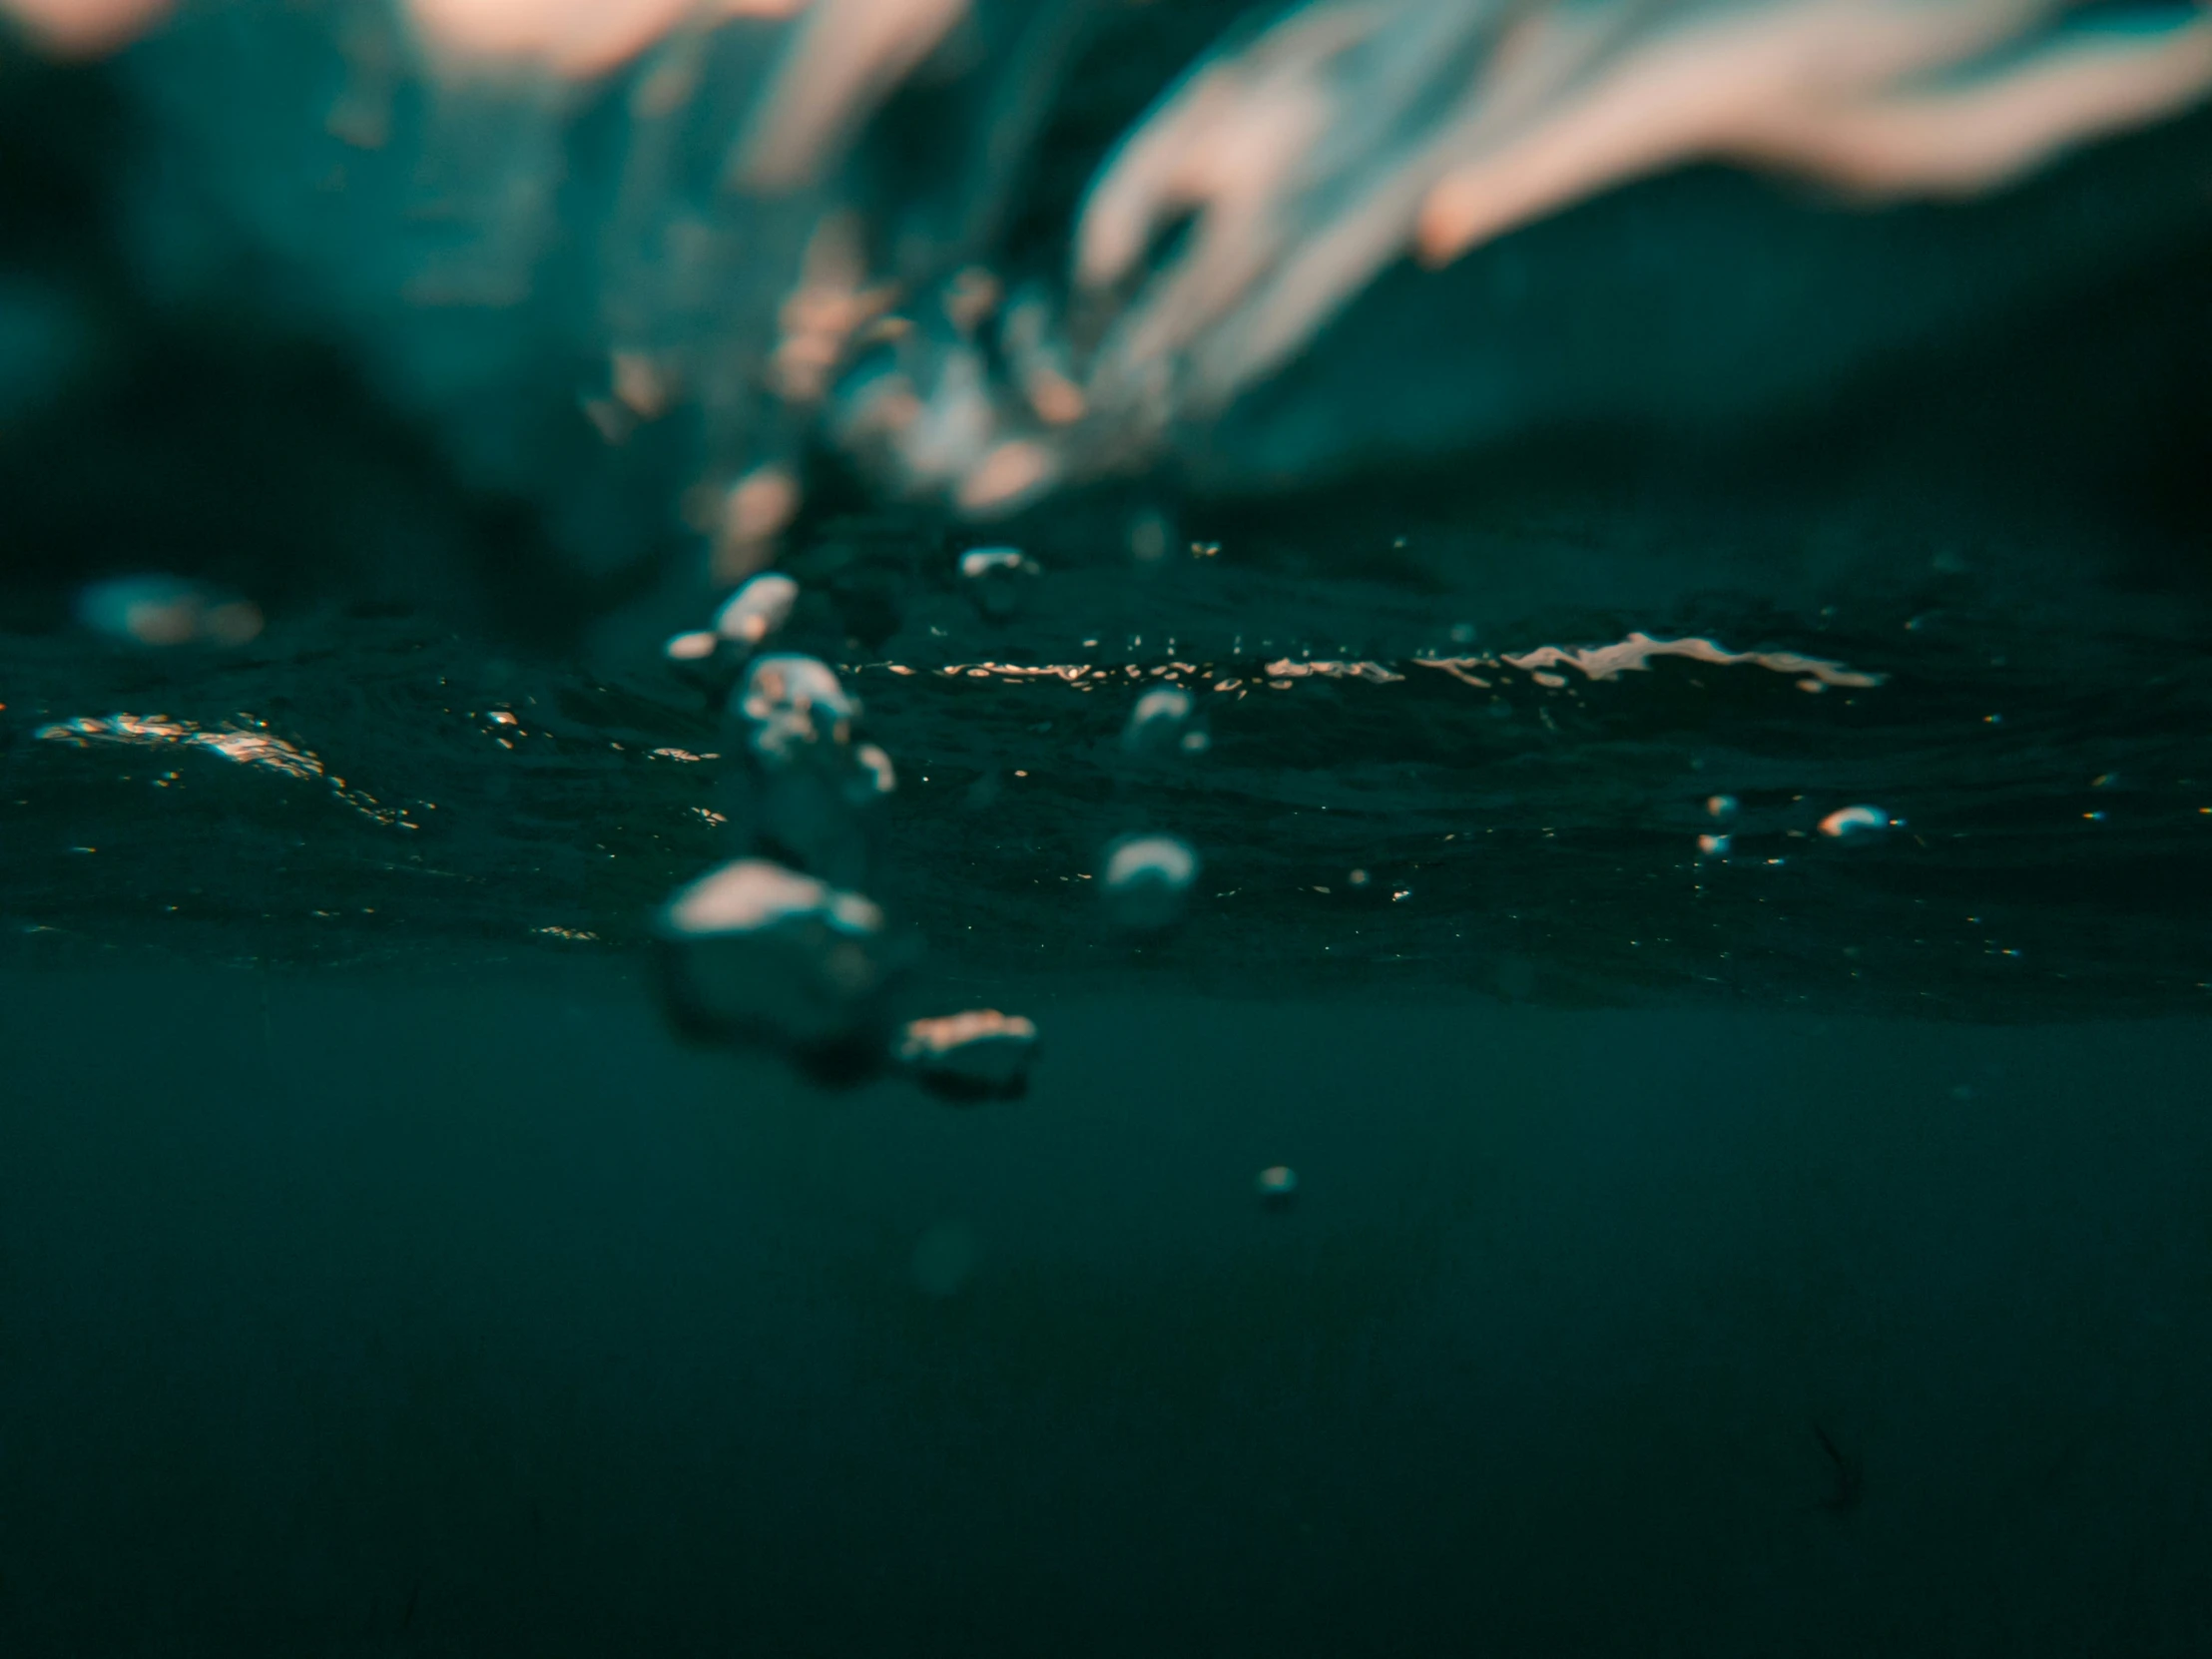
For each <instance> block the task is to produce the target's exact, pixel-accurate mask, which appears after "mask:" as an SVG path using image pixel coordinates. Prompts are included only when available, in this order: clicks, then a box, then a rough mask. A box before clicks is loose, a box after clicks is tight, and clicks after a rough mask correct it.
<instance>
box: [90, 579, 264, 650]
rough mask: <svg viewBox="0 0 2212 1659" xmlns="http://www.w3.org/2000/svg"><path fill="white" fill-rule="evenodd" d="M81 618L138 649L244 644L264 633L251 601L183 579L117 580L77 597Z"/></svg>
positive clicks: (97, 584)
mask: <svg viewBox="0 0 2212 1659" xmlns="http://www.w3.org/2000/svg"><path fill="white" fill-rule="evenodd" d="M77 620H78V621H79V622H81V623H83V624H84V625H85V626H86V627H87V628H90V629H91V630H92V631H93V632H94V633H97V634H105V635H107V636H108V638H110V639H115V640H127V641H129V642H130V643H132V644H134V645H147V646H176V645H244V644H245V643H246V642H247V641H248V640H251V639H253V638H254V637H255V636H256V635H258V634H259V633H260V632H261V631H262V612H261V607H260V606H258V605H256V604H255V603H254V602H253V601H252V600H251V599H246V598H243V597H241V596H240V595H238V594H235V593H231V592H228V591H226V590H225V589H222V588H217V587H212V586H210V585H209V584H207V583H205V582H193V581H188V580H186V579H185V578H184V577H181V576H118V577H114V578H111V579H110V580H108V581H105V582H94V583H93V584H91V585H90V586H89V587H86V588H84V589H82V590H81V591H80V592H79V593H78V595H77Z"/></svg>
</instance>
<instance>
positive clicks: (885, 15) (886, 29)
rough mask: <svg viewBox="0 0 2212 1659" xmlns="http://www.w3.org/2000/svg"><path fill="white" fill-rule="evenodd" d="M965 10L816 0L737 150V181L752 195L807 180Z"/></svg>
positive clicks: (918, 1) (931, 3)
mask: <svg viewBox="0 0 2212 1659" xmlns="http://www.w3.org/2000/svg"><path fill="white" fill-rule="evenodd" d="M966 12H967V0H814V4H813V6H812V7H811V9H810V10H809V13H808V16H807V19H806V21H805V23H804V24H802V25H801V27H800V30H799V33H798V35H797V37H796V38H795V39H794V40H793V42H792V47H791V51H790V54H789V56H788V57H786V59H785V61H784V63H783V66H782V68H781V69H780V70H779V72H778V74H777V77H776V82H775V86H774V88H773V90H772V91H771V92H770V94H769V98H768V102H767V104H766V105H765V106H764V107H763V108H762V109H761V111H760V113H759V114H758V115H757V116H756V118H755V120H754V123H753V127H752V130H751V131H750V132H749V133H748V134H747V136H746V140H745V143H744V145H743V146H742V147H741V149H740V151H739V154H738V164H737V165H738V174H739V177H740V178H741V179H742V180H743V181H744V183H746V184H747V185H749V186H751V187H752V188H754V189H756V190H769V191H784V190H793V189H796V188H798V187H800V186H802V185H806V184H810V183H812V182H813V181H814V179H815V177H816V176H817V175H818V174H819V173H820V172H821V171H822V169H823V166H824V164H825V162H826V161H827V159H828V158H829V157H830V155H831V154H832V153H833V152H834V151H835V150H836V148H837V147H838V146H839V145H841V143H842V142H843V140H844V138H845V136H846V135H847V134H848V133H849V132H850V131H851V130H852V128H853V127H854V126H856V125H857V124H858V122H859V120H860V118H861V117H862V116H864V115H865V114H866V113H867V112H868V110H870V109H872V108H873V107H874V105H875V102H876V100H877V99H879V98H880V97H881V96H882V95H883V94H884V93H885V92H887V91H889V90H890V89H891V88H892V87H894V86H896V85H897V84H898V83H899V82H900V81H902V80H904V79H905V78H906V76H907V74H908V73H909V72H910V71H911V70H912V69H913V68H914V67H915V65H917V64H919V63H920V62H921V61H922V59H924V58H926V57H927V56H928V55H929V54H930V53H931V52H932V51H934V50H935V49H936V46H937V43H938V42H939V41H941V40H942V39H943V38H944V36H945V34H946V32H947V31H948V30H950V29H951V27H952V26H953V25H954V24H955V23H957V22H959V20H960V19H961V17H963V16H964V15H965V14H966Z"/></svg>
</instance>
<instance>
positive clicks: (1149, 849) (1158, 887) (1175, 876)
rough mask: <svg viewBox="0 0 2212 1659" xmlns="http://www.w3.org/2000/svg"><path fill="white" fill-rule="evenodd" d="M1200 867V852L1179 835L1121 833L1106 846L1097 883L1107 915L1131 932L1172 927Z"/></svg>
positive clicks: (1152, 930) (1181, 911)
mask: <svg viewBox="0 0 2212 1659" xmlns="http://www.w3.org/2000/svg"><path fill="white" fill-rule="evenodd" d="M1198 868H1199V863H1198V854H1197V853H1196V852H1195V851H1193V850H1192V849H1191V844H1190V842H1188V841H1186V840H1184V839H1183V838H1182V837H1181V836H1179V835H1157V834H1140V835H1123V836H1122V837H1120V838H1119V839H1118V840H1116V841H1114V842H1113V843H1112V844H1111V845H1109V846H1108V847H1107V848H1106V859H1105V868H1104V870H1103V871H1102V872H1101V874H1100V878H1099V883H1098V885H1099V893H1100V896H1101V898H1102V899H1103V900H1104V902H1105V905H1106V913H1107V916H1108V917H1109V918H1110V919H1111V920H1112V922H1113V924H1114V925H1115V926H1116V927H1120V928H1123V929H1126V930H1127V931H1129V932H1134V933H1145V932H1157V931H1159V930H1161V929H1163V928H1166V927H1170V926H1173V925H1174V923H1175V922H1176V920H1177V919H1178V918H1179V917H1180V916H1181V915H1182V914H1183V903H1184V900H1185V898H1186V897H1188V895H1189V893H1190V890H1191V883H1192V882H1193V881H1195V880H1196V879H1197V878H1198Z"/></svg>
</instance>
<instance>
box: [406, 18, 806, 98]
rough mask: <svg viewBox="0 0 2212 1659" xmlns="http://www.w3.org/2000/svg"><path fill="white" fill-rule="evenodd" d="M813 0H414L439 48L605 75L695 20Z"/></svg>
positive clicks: (573, 73)
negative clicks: (707, 0)
mask: <svg viewBox="0 0 2212 1659" xmlns="http://www.w3.org/2000/svg"><path fill="white" fill-rule="evenodd" d="M806 3H807V0H710V3H707V4H701V3H699V0H407V11H408V15H409V17H410V18H411V19H412V20H413V22H414V25H415V27H416V29H417V30H419V31H420V33H421V35H422V37H423V39H424V40H425V41H426V42H427V43H428V44H429V45H431V46H432V47H435V48H437V49H440V50H442V51H444V52H446V53H449V54H451V55H453V56H456V57H460V58H473V59H486V60H498V59H508V60H515V61H521V62H528V63H533V64H537V65H541V66H543V67H544V68H547V69H550V70H552V71H554V72H555V73H556V74H560V75H564V76H568V77H571V78H575V79H581V78H584V77H588V76H593V75H603V74H605V73H606V72H607V71H608V70H611V69H614V68H616V67H617V66H618V65H620V64H623V63H626V62H628V61H629V60H630V59H632V58H634V57H636V56H637V55H638V54H639V53H641V52H643V51H644V50H645V49H646V48H647V47H649V46H651V45H652V44H653V43H654V42H655V41H657V40H660V39H661V38H662V37H663V36H665V35H668V34H670V33H672V32H673V31H675V30H676V29H678V28H679V27H681V26H683V25H685V24H687V23H690V22H692V21H694V20H700V21H709V22H711V21H713V20H715V19H717V18H722V17H767V18H780V17H789V16H791V15H793V14H794V13H796V12H797V11H799V10H800V9H801V8H802V7H803V6H804V5H806Z"/></svg>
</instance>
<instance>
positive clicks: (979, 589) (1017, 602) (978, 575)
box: [960, 547, 1038, 622]
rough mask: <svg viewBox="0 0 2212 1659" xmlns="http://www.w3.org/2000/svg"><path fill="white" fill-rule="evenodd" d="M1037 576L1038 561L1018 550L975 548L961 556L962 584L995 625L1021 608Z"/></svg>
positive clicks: (1013, 548)
mask: <svg viewBox="0 0 2212 1659" xmlns="http://www.w3.org/2000/svg"><path fill="white" fill-rule="evenodd" d="M1037 574H1038V567H1037V561H1036V560H1034V559H1032V558H1030V557H1029V555H1028V554H1026V553H1024V552H1022V550H1021V549H1020V548H1018V547H971V548H969V549H968V550H967V551H966V552H965V553H963V554H961V555H960V582H961V585H962V586H963V587H964V588H965V589H966V590H967V594H968V597H969V598H971V599H973V600H974V601H975V608H976V609H977V610H979V611H981V612H982V613H983V614H984V615H985V616H987V617H989V618H990V619H991V620H992V621H993V622H1003V621H1005V620H1006V619H1007V618H1008V617H1010V616H1012V615H1013V614H1014V613H1015V612H1016V611H1018V610H1020V609H1021V601H1022V596H1023V589H1024V588H1025V587H1026V586H1027V584H1028V583H1029V581H1030V580H1031V579H1032V578H1033V577H1035V576H1036V575H1037Z"/></svg>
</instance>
